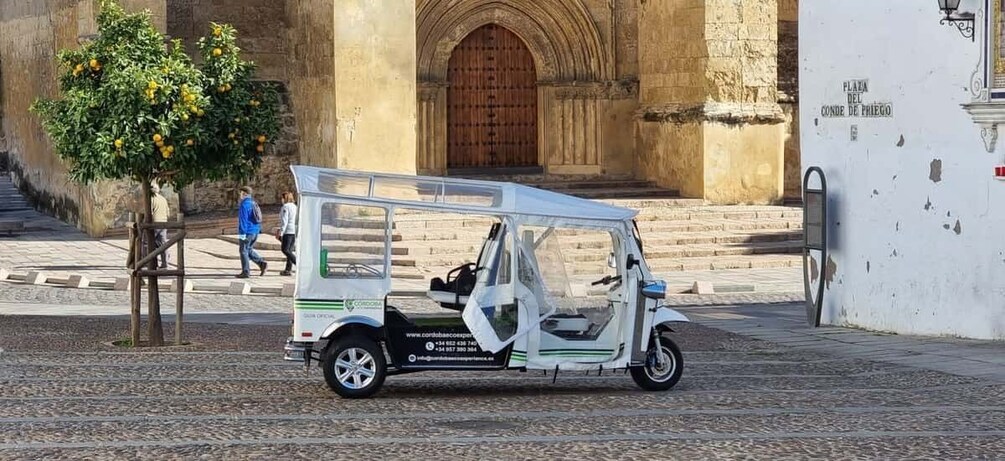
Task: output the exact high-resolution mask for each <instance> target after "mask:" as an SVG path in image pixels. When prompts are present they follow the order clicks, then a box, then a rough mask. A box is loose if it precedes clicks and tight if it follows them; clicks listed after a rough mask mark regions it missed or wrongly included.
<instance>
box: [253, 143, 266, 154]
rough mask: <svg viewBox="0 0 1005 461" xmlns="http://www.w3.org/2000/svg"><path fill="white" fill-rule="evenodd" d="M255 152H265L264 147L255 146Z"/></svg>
mask: <svg viewBox="0 0 1005 461" xmlns="http://www.w3.org/2000/svg"><path fill="white" fill-rule="evenodd" d="M255 150H257V151H259V152H265V146H263V145H261V144H259V145H257V146H255Z"/></svg>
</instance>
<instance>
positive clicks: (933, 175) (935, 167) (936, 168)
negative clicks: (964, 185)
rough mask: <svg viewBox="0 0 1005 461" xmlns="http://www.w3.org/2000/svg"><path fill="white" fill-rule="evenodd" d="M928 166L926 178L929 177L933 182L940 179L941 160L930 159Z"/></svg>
mask: <svg viewBox="0 0 1005 461" xmlns="http://www.w3.org/2000/svg"><path fill="white" fill-rule="evenodd" d="M929 166H930V169H929V172H928V179H931V180H932V182H935V183H937V182H939V181H942V160H940V159H935V160H932V163H931V164H930V165H929Z"/></svg>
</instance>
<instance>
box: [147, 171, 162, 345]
mask: <svg viewBox="0 0 1005 461" xmlns="http://www.w3.org/2000/svg"><path fill="white" fill-rule="evenodd" d="M141 185H142V188H143V209H144V211H145V212H146V218H144V222H146V223H147V224H149V223H152V222H153V220H154V217H153V212H152V208H151V205H150V198H151V197H150V180H149V179H145V180H143V183H142V184H141ZM143 235H144V237H145V238H146V241H147V252H146V254H150V253H153V252H154V248H156V247H155V244H154V230H153V228H148V229H146V230H145V231H143ZM147 268H148V269H150V270H156V269H157V258H154V259H151V260H150V263H149V265H148V266H147ZM147 327H148V330H147V337H148V338H149V341H150V345H151V346H163V345H164V326H163V325H161V300H160V290H159V289H158V287H157V276H155V275H151V276H150V280H149V282H148V283H147Z"/></svg>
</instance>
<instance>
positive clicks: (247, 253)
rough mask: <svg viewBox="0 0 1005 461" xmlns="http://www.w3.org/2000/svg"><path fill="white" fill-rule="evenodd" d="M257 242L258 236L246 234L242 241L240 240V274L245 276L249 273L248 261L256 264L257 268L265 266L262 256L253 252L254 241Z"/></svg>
mask: <svg viewBox="0 0 1005 461" xmlns="http://www.w3.org/2000/svg"><path fill="white" fill-rule="evenodd" d="M256 240H258V234H248V235H247V236H246V237H245V239H244V240H241V245H240V251H241V273H242V274H247V273H249V272H250V269H251V268H250V266H251V265H250V264H249V263H248V260H249V259H250V260H251V261H254V262H255V264H258V267H262V266H264V265H265V260H264V259H262V256H261V255H259V254H258V252H257V251H255V241H256Z"/></svg>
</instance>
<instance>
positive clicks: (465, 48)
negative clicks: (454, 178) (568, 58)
mask: <svg viewBox="0 0 1005 461" xmlns="http://www.w3.org/2000/svg"><path fill="white" fill-rule="evenodd" d="M447 80H448V82H449V83H450V86H449V87H448V88H447V168H455V169H456V168H497V167H528V166H537V165H538V160H537V158H538V157H537V70H536V69H535V67H534V58H533V56H531V54H530V50H528V49H527V46H526V45H525V44H524V43H523V40H521V39H520V37H517V36H516V34H514V33H513V32H510V31H509V30H507V29H506V28H504V27H502V26H499V25H496V24H489V25H486V26H482V27H480V28H478V29H476V30H474V31H473V32H471V34H469V35H468V36H467V37H465V38H464V40H462V41H461V43H460V44H458V45H457V47H456V48H454V51H453V53H452V54H451V55H450V61H449V63H448V67H447Z"/></svg>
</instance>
